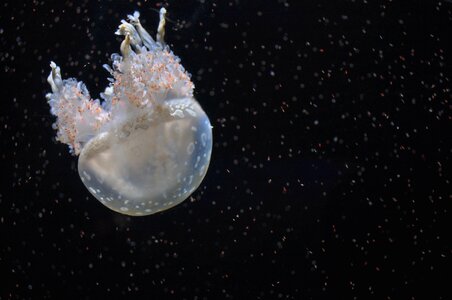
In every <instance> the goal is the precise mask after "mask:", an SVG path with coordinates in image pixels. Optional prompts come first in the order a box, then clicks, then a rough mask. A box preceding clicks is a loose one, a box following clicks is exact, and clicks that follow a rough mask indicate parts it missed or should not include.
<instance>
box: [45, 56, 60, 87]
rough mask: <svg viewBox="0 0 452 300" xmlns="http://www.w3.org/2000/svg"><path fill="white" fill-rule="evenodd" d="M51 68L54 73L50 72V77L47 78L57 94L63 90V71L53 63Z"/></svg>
mask: <svg viewBox="0 0 452 300" xmlns="http://www.w3.org/2000/svg"><path fill="white" fill-rule="evenodd" d="M50 68H52V71H51V72H50V74H49V77H47V82H48V83H49V84H50V87H51V88H52V92H53V93H56V92H58V91H59V90H60V89H61V87H62V85H63V80H62V79H61V70H60V67H58V66H57V65H56V63H54V62H53V61H52V62H50Z"/></svg>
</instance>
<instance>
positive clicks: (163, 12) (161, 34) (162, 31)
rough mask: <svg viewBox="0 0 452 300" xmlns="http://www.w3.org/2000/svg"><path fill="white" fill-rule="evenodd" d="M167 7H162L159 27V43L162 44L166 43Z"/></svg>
mask: <svg viewBox="0 0 452 300" xmlns="http://www.w3.org/2000/svg"><path fill="white" fill-rule="evenodd" d="M165 16H166V9H165V8H164V7H162V8H161V9H160V21H159V26H158V29H157V43H160V44H161V45H162V46H164V45H165V24H166V19H165Z"/></svg>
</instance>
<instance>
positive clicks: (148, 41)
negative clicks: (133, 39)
mask: <svg viewBox="0 0 452 300" xmlns="http://www.w3.org/2000/svg"><path fill="white" fill-rule="evenodd" d="M127 18H128V19H129V21H130V23H131V24H132V25H133V26H135V29H136V31H137V32H138V34H139V36H140V38H141V40H142V42H143V44H144V46H146V48H148V50H152V49H155V48H156V47H157V43H156V42H155V41H154V39H153V38H152V37H151V35H150V34H149V33H148V32H147V31H146V29H144V28H143V26H142V25H141V23H140V13H139V12H137V11H136V12H134V13H133V15H128V16H127Z"/></svg>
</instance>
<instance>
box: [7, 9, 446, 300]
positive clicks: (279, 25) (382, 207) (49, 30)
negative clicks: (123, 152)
mask: <svg viewBox="0 0 452 300" xmlns="http://www.w3.org/2000/svg"><path fill="white" fill-rule="evenodd" d="M161 5H165V6H166V7H167V9H168V11H169V15H168V17H169V19H170V21H169V22H168V23H167V35H166V39H167V41H168V43H169V44H170V45H171V47H172V50H173V51H174V52H175V53H176V54H177V55H178V56H180V57H181V59H182V64H183V65H184V67H185V68H186V69H187V70H188V71H189V72H191V73H192V75H193V81H194V83H195V85H196V91H195V94H196V98H197V99H198V101H199V102H200V103H201V105H202V106H203V108H204V109H205V111H206V112H207V113H208V115H209V116H210V119H211V122H212V125H213V126H214V129H213V132H214V143H215V145H214V149H213V157H212V161H211V165H210V169H209V172H208V174H207V177H206V178H205V180H204V182H203V183H202V185H201V187H200V188H199V189H198V190H197V191H196V192H195V193H194V194H193V195H192V197H191V198H190V199H189V200H187V201H185V202H184V203H183V204H181V205H179V206H177V207H175V208H173V209H171V210H168V211H165V212H163V213H159V214H156V215H153V216H149V217H143V218H131V217H127V216H123V215H119V214H117V213H114V212H112V211H110V210H108V209H107V208H105V207H104V206H102V205H101V204H100V202H98V201H97V200H95V199H94V198H93V197H92V196H91V195H90V194H89V193H88V191H87V190H86V189H85V187H84V186H83V184H82V182H81V181H80V179H79V177H78V174H77V171H76V161H77V160H76V158H75V157H72V156H71V155H70V154H69V153H68V151H67V147H66V146H65V145H62V144H59V143H56V142H55V141H54V131H53V130H52V128H51V124H52V122H53V118H52V117H51V116H50V114H49V108H48V106H47V104H46V101H45V99H44V95H45V93H46V92H47V91H48V90H49V87H48V86H47V83H46V81H45V78H46V76H47V74H48V72H49V67H48V65H49V61H50V60H54V61H56V62H57V63H58V64H59V65H60V66H61V68H62V71H63V76H64V77H66V78H67V77H72V76H73V77H77V78H79V79H81V80H83V81H85V83H87V86H88V88H89V89H90V92H91V95H96V94H98V92H100V91H102V90H103V89H104V87H105V86H106V84H107V80H106V77H107V74H106V72H105V71H104V70H103V69H102V68H101V66H102V64H104V63H108V62H109V57H110V54H111V53H113V52H118V51H119V43H120V39H119V38H117V37H116V36H115V35H114V34H113V33H114V31H115V30H116V27H117V25H118V24H119V21H120V19H121V18H125V16H126V14H128V13H132V12H133V11H134V10H137V9H138V10H139V11H140V12H141V19H142V20H143V23H144V26H145V27H146V28H147V29H148V30H149V31H151V32H152V33H155V28H156V26H157V23H158V13H157V12H156V11H155V10H156V9H158V8H159V7H160V6H161ZM451 19H452V4H451V3H450V2H449V1H420V0H418V1H389V0H386V1H381V0H376V1H370V0H369V1H366V0H356V1H355V0H353V1H352V0H349V1H326V0H320V1H302V0H299V1H298V0H297V1H296V0H287V1H286V0H274V1H265V0H263V1H245V0H230V1H207V0H205V1H202V0H198V1H192V0H189V1H167V2H154V1H3V2H2V3H1V4H0V68H1V72H0V76H1V78H0V79H1V81H0V84H1V87H2V97H1V100H0V103H1V104H0V147H1V148H0V149H1V150H0V155H1V156H0V164H1V165H0V167H1V172H2V173H1V174H2V177H1V190H0V278H1V281H0V299H128V298H131V299H141V298H143V299H451V298H450V278H451V272H450V262H451V254H452V253H451V245H452V240H451V230H450V228H451V227H450V221H447V220H450V218H451V215H450V209H451V187H450V179H451V178H450V174H451V170H450V168H451V166H450V157H451V127H450V122H451V103H450V101H451V95H450V89H451V81H450V80H451V47H450V41H451V37H452V32H451V31H452V30H451V28H452V22H451ZM447 174H449V175H447ZM448 285H449V286H448Z"/></svg>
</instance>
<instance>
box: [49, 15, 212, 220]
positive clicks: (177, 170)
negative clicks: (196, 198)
mask: <svg viewBox="0 0 452 300" xmlns="http://www.w3.org/2000/svg"><path fill="white" fill-rule="evenodd" d="M165 13H166V11H165V9H164V8H162V9H161V10H160V22H159V25H158V30H157V38H156V40H154V39H153V38H152V37H151V36H150V35H149V33H148V32H147V31H146V30H145V29H144V28H143V27H142V26H141V24H140V20H139V13H138V12H135V13H134V14H133V15H129V16H128V20H129V22H127V21H124V20H122V21H121V25H120V26H119V29H118V30H117V31H116V34H118V35H123V36H124V40H123V42H122V43H121V47H120V50H121V54H122V55H119V54H113V55H112V61H113V63H112V67H110V66H107V65H104V67H105V68H106V69H107V70H108V72H109V73H110V74H111V76H112V78H109V81H110V84H109V86H108V87H107V88H106V89H105V91H104V92H103V93H101V95H100V96H101V98H102V99H103V101H102V102H100V101H99V100H98V99H96V100H93V99H92V98H91V97H90V95H89V93H88V90H87V89H86V87H85V85H84V84H83V83H82V82H79V81H77V80H75V79H73V78H69V79H64V80H63V79H62V78H61V71H60V68H59V67H58V66H57V65H56V64H55V63H54V62H52V63H51V64H50V66H51V68H52V71H51V73H50V75H49V77H48V78H47V81H48V82H49V84H50V86H51V88H52V92H51V93H49V94H47V95H46V97H47V99H48V103H49V105H50V107H51V113H52V114H53V115H55V116H56V117H57V118H56V122H55V123H54V128H55V129H56V130H57V140H59V141H60V142H62V143H65V144H67V145H69V148H70V152H71V153H72V154H74V155H79V159H78V171H79V175H80V178H81V180H82V182H83V183H84V184H85V186H86V187H87V189H88V190H89V192H90V193H91V194H92V195H94V197H96V198H97V199H98V200H99V201H100V202H101V203H103V204H104V205H105V206H107V207H108V208H110V209H112V210H114V211H117V212H119V213H122V214H127V215H131V216H140V215H150V214H153V213H156V212H159V211H162V210H165V209H168V208H170V207H173V206H175V205H177V204H179V203H181V202H182V201H184V200H185V199H187V198H188V197H189V196H190V194H191V193H193V191H194V190H195V189H196V188H197V187H198V186H199V185H200V183H201V181H202V180H203V178H204V176H205V175H206V172H207V168H208V166H209V162H210V156H211V152H212V127H211V125H210V121H209V118H208V117H207V115H206V113H205V112H204V111H203V110H202V108H201V106H200V105H199V103H198V102H197V101H196V100H195V99H194V98H193V89H194V85H193V83H192V82H191V80H190V76H189V74H188V73H187V72H186V71H185V70H184V68H183V67H182V65H181V64H180V60H179V58H178V57H177V56H175V55H174V54H173V53H172V52H171V50H170V49H169V47H168V46H167V45H166V44H165V42H164V35H165Z"/></svg>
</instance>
